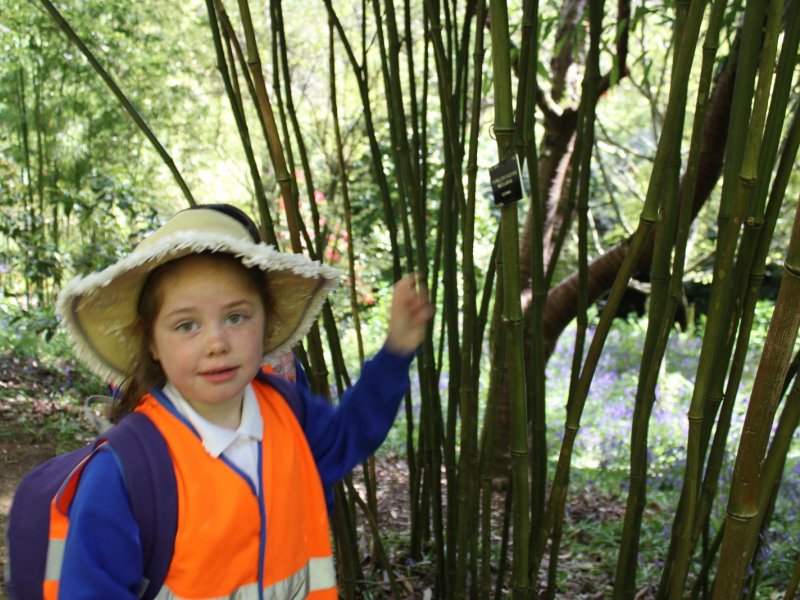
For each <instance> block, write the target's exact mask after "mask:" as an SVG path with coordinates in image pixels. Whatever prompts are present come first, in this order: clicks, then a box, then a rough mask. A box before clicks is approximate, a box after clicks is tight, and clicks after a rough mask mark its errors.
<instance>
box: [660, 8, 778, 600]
mask: <svg viewBox="0 0 800 600" xmlns="http://www.w3.org/2000/svg"><path fill="white" fill-rule="evenodd" d="M763 8H764V7H763V5H761V4H759V0H753V1H751V2H748V5H747V8H746V15H745V25H744V29H743V34H742V46H741V49H740V52H739V63H738V68H737V75H736V82H735V87H734V96H733V101H732V106H733V109H732V114H731V122H732V123H733V122H740V123H741V122H743V119H747V115H749V99H750V97H751V91H750V90H751V89H752V81H753V77H754V74H755V66H756V59H754V58H753V56H752V55H753V53H754V49H755V48H757V47H758V46H760V35H759V30H758V27H760V25H758V26H756V25H755V23H759V24H760V23H761V20H759V15H762V16H763ZM755 56H756V57H757V56H758V52H755ZM742 129H744V128H742V127H739V128H737V127H735V126H734V127H731V133H730V136H729V138H728V144H727V147H726V148H727V150H726V161H725V179H724V181H723V191H722V200H721V202H720V217H719V220H720V230H719V237H718V244H717V253H716V256H715V267H714V273H715V276H714V285H713V286H712V291H711V299H710V301H709V312H708V316H709V318H708V321H707V324H706V330H705V335H704V337H703V344H702V348H701V353H700V362H699V365H698V368H697V377H696V381H695V388H694V392H693V394H692V400H691V404H690V408H689V416H688V420H689V438H688V442H687V459H686V467H685V469H684V472H685V475H684V479H683V487H684V491H682V493H683V494H685V503H684V504H683V506H682V508H683V510H681V511H680V522H679V523H677V522H676V524H675V525H674V527H676V531H677V540H676V547H675V559H674V563H673V565H672V569H671V573H670V576H671V579H670V582H669V590H668V592H667V593H668V596H669V597H670V598H679V597H680V596H681V594H682V590H683V586H684V582H685V580H686V575H687V573H688V569H689V562H690V560H691V553H692V532H693V531H694V522H695V515H696V507H697V500H698V497H699V487H700V477H701V465H702V462H703V456H704V452H705V450H704V447H703V437H704V433H703V431H704V427H705V425H704V423H706V421H705V419H706V417H708V412H707V407H706V398H707V396H708V392H709V389H710V382H711V380H712V378H713V377H714V374H715V373H719V369H720V368H721V364H720V363H719V362H718V361H719V360H720V358H723V359H724V357H722V353H720V354H718V353H717V350H719V349H720V347H722V346H723V345H724V343H725V340H724V335H725V333H726V330H725V327H724V324H726V323H727V322H728V318H729V317H728V315H729V314H730V311H729V309H730V306H731V302H730V296H731V292H730V289H731V281H732V278H731V276H730V271H731V270H732V266H733V256H734V252H735V247H736V241H737V240H738V229H739V225H740V224H741V219H742V214H743V212H742V209H743V205H742V200H743V198H744V196H741V195H740V196H738V200H739V202H738V203H735V202H734V200H735V199H736V198H734V196H733V194H734V193H735V191H736V187H735V186H736V183H737V182H738V175H739V169H740V166H741V164H742V157H743V153H742V150H741V148H742V147H743V142H744V139H743V138H744V133H743V132H742V131H741V130H742ZM732 186H733V187H732Z"/></svg>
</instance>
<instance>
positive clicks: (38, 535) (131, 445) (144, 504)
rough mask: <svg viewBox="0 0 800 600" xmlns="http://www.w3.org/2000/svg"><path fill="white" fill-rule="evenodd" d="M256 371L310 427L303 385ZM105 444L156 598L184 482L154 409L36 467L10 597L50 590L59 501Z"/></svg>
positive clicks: (28, 479)
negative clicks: (54, 510)
mask: <svg viewBox="0 0 800 600" xmlns="http://www.w3.org/2000/svg"><path fill="white" fill-rule="evenodd" d="M300 375H301V371H298V384H299V385H301V386H304V385H307V383H306V382H305V381H304V380H301V379H300ZM256 378H257V379H258V380H259V381H262V382H265V383H268V384H269V385H270V386H272V387H273V388H274V389H275V390H276V391H277V392H278V393H280V394H281V396H283V397H284V399H285V400H286V402H287V403H288V404H289V406H290V407H291V409H292V412H293V413H294V414H295V417H297V420H298V422H299V423H300V426H301V427H303V426H304V425H305V404H304V403H303V402H302V401H301V399H300V396H299V394H298V391H297V388H296V387H295V386H294V385H293V384H292V383H290V382H289V381H287V380H286V379H283V378H282V377H280V376H277V375H272V374H268V373H265V372H263V371H260V372H259V373H258V375H257V376H256ZM105 444H108V445H109V446H110V447H111V448H112V449H113V450H114V452H115V453H116V454H117V456H118V458H119V460H120V465H121V467H122V470H123V474H124V477H125V481H126V484H127V488H128V494H129V497H130V501H131V508H132V510H133V515H134V517H135V518H136V521H137V522H138V524H139V535H140V540H141V544H142V555H143V557H144V561H143V565H144V573H143V575H144V577H145V578H146V580H147V583H148V584H147V587H146V588H145V590H144V592H143V593H142V595H141V596H140V597H141V598H142V599H144V600H152V599H153V598H155V597H156V595H157V594H158V592H159V590H160V589H161V587H162V585H163V583H164V578H165V577H166V576H167V571H168V570H169V565H170V562H171V560H172V552H173V550H174V546H175V533H176V531H177V524H178V492H177V483H176V481H175V472H174V469H173V466H172V459H171V458H170V455H169V449H168V448H167V443H166V441H165V440H164V437H163V436H162V435H161V432H160V431H159V430H158V428H157V427H156V426H155V425H154V424H153V422H152V421H150V419H148V418H147V417H146V416H144V415H142V414H140V413H136V412H133V413H130V414H129V415H126V416H125V418H123V419H122V420H121V421H120V422H119V423H118V424H116V425H115V426H114V427H112V428H111V429H109V430H108V431H106V432H105V433H103V434H102V435H100V436H99V437H97V438H96V439H95V440H94V441H93V442H92V443H90V444H88V445H86V446H84V447H82V448H79V449H77V450H73V451H72V452H68V453H66V454H61V455H59V456H56V457H53V458H51V459H49V460H47V461H45V462H44V463H42V464H40V465H39V466H37V467H35V468H34V469H33V470H32V471H30V472H29V473H28V474H27V475H25V477H24V478H23V479H22V481H21V482H20V484H19V487H18V488H17V491H16V492H15V493H14V500H13V502H12V504H11V511H10V513H9V519H8V528H7V539H6V543H7V550H8V551H7V553H6V576H5V587H6V591H7V593H8V596H9V599H10V600H38V599H40V598H42V595H43V582H44V581H45V569H46V563H47V549H48V542H49V536H50V505H51V502H52V501H53V499H54V498H56V497H58V500H57V503H58V505H59V508H61V507H62V506H63V507H64V508H63V512H66V510H67V509H68V506H69V502H71V499H72V497H73V496H74V493H75V490H76V489H77V484H78V482H79V480H80V476H81V473H82V471H83V468H84V467H85V465H86V464H87V463H88V461H89V460H90V459H91V457H92V456H93V455H94V454H95V453H96V452H98V451H99V449H100V448H101V447H102V446H104V445H105ZM142 459H144V460H142Z"/></svg>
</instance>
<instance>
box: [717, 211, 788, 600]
mask: <svg viewBox="0 0 800 600" xmlns="http://www.w3.org/2000/svg"><path fill="white" fill-rule="evenodd" d="M784 269H785V271H784V278H783V281H782V282H781V287H780V290H779V291H778V298H777V300H776V302H775V311H774V313H773V317H772V322H771V323H770V327H769V330H768V331H767V339H766V341H765V343H764V351H763V353H762V356H761V361H760V362H759V365H758V370H757V371H756V378H755V381H754V383H753V392H752V395H751V398H750V403H749V405H748V408H747V414H746V416H745V422H744V427H743V430H742V437H741V441H740V443H739V451H738V453H737V456H736V464H735V466H734V471H733V481H732V483H731V492H730V496H729V499H728V511H727V517H726V519H725V534H724V537H723V540H722V550H721V553H720V558H719V563H718V569H717V577H716V581H715V584H714V596H713V597H714V598H715V600H716V599H719V600H722V599H724V598H734V597H739V596H740V595H741V590H742V584H743V582H744V576H745V574H746V570H747V565H748V563H749V561H750V558H751V557H750V556H749V553H750V550H751V548H750V547H749V544H747V538H748V529H749V527H750V526H751V523H753V522H754V520H755V519H756V518H757V516H758V494H759V492H758V490H759V485H760V483H761V475H762V471H761V469H762V461H763V457H764V453H765V450H766V446H767V442H768V441H769V435H770V427H771V425H772V420H773V416H774V414H775V409H776V405H777V402H778V400H779V399H780V392H781V386H782V384H783V378H784V376H785V373H786V370H787V368H788V365H789V361H790V359H791V351H792V348H793V345H794V340H795V338H796V337H797V331H798V328H800V202H798V210H797V211H796V213H795V222H794V226H793V229H792V238H791V240H790V242H789V249H788V252H787V257H786V263H785V266H784Z"/></svg>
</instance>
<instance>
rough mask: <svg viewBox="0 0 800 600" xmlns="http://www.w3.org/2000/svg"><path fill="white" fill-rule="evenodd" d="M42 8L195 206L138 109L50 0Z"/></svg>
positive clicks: (166, 154)
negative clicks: (92, 70)
mask: <svg viewBox="0 0 800 600" xmlns="http://www.w3.org/2000/svg"><path fill="white" fill-rule="evenodd" d="M39 1H40V2H41V3H42V6H44V8H45V10H46V11H47V12H48V13H49V14H50V16H51V17H52V19H53V21H55V23H56V25H58V27H59V29H61V31H62V32H64V34H65V35H66V36H67V37H68V38H69V40H70V41H71V42H72V43H73V44H75V46H76V47H77V48H78V50H80V52H81V54H83V56H84V57H85V58H86V60H87V61H89V64H90V65H92V68H93V69H94V70H95V72H96V73H97V74H98V75H100V78H101V79H102V80H103V81H104V82H105V84H106V85H107V86H108V88H109V89H110V90H111V92H112V93H113V94H114V96H116V97H117V100H118V101H119V103H120V104H121V105H122V108H123V109H124V110H125V112H126V113H128V116H130V118H131V119H133V122H134V123H136V126H137V127H138V128H139V130H140V131H141V132H142V133H143V134H144V136H145V137H146V138H147V140H148V141H149V142H150V144H151V145H152V146H153V148H154V149H155V151H156V152H157V153H158V155H159V156H160V157H161V160H163V161H164V164H165V165H167V168H168V169H169V172H170V173H172V177H173V178H174V179H175V182H176V183H177V184H178V187H179V188H180V190H181V192H183V195H184V197H185V198H186V201H187V202H188V203H189V206H195V205H196V204H197V203H196V202H195V200H194V197H193V196H192V192H191V191H190V190H189V186H188V185H187V184H186V181H184V179H183V176H182V175H181V174H180V171H178V167H177V166H176V165H175V161H173V160H172V157H171V156H170V155H169V153H168V152H167V151H166V149H165V148H164V146H162V144H161V142H159V141H158V138H157V137H156V135H155V134H154V133H153V130H152V129H150V126H149V125H148V124H147V122H146V121H145V120H144V117H142V115H141V113H139V111H138V109H137V108H136V107H135V106H134V105H133V103H132V102H131V101H130V100H129V99H128V97H127V96H126V95H125V93H124V92H123V91H122V89H120V87H119V86H118V85H117V83H116V81H114V78H113V77H111V75H110V74H109V72H108V71H106V69H105V68H104V67H103V65H101V64H100V61H98V60H97V58H96V57H95V56H94V54H93V53H92V51H91V50H89V48H88V47H87V46H86V44H84V43H83V40H81V38H80V37H79V36H78V34H77V33H75V30H74V29H73V28H72V26H71V25H70V24H69V23H68V22H67V20H66V19H64V17H63V16H62V15H61V13H60V12H59V11H58V9H57V8H56V7H55V6H54V5H53V3H52V2H50V0H39Z"/></svg>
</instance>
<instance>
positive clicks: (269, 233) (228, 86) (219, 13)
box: [206, 0, 277, 244]
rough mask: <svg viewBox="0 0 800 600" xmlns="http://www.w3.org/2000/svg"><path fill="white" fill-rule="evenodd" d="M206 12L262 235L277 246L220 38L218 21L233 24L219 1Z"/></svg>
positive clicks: (228, 33)
mask: <svg viewBox="0 0 800 600" xmlns="http://www.w3.org/2000/svg"><path fill="white" fill-rule="evenodd" d="M206 12H207V13H208V22H209V26H210V27H211V35H212V38H213V41H214V49H215V51H216V56H217V69H218V70H219V73H220V76H221V77H222V82H223V85H224V86H225V91H226V93H227V95H228V99H229V101H230V103H231V111H232V112H233V117H234V120H235V121H236V128H237V130H238V132H239V138H240V140H241V142H242V148H243V149H244V153H245V157H246V159H247V166H248V167H249V169H250V176H251V177H252V179H253V188H254V191H255V195H256V198H257V202H258V206H259V209H260V210H259V214H260V216H261V223H262V233H264V234H266V235H265V238H266V240H267V242H268V243H271V244H277V238H276V237H275V229H274V226H273V223H272V216H271V214H270V212H269V208H268V207H267V199H266V196H265V195H264V186H263V184H262V182H261V173H260V171H259V168H258V164H257V162H256V158H255V153H254V152H253V146H252V143H251V141H250V132H249V130H248V127H247V121H246V120H245V114H244V107H243V106H242V103H241V97H240V96H239V95H237V94H236V91H235V89H234V85H233V81H232V79H231V74H230V72H229V70H228V63H227V61H226V60H225V52H224V50H223V48H222V39H221V36H220V30H219V26H218V20H219V22H223V23H224V22H227V23H228V24H230V21H229V20H228V19H227V14H225V13H224V7H223V6H222V4H221V2H220V1H219V0H213V1H212V0H206ZM223 15H224V16H223ZM231 34H232V31H230V30H227V28H226V38H227V39H228V40H233V39H235V37H234V36H233V35H231ZM231 67H232V65H231Z"/></svg>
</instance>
